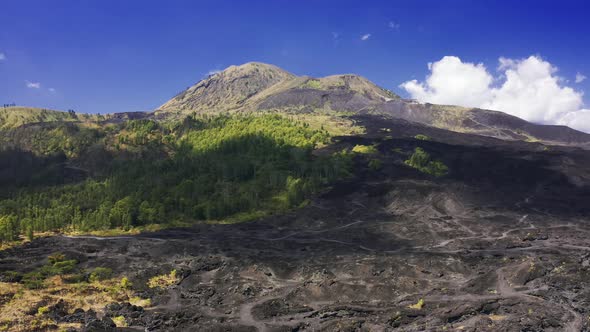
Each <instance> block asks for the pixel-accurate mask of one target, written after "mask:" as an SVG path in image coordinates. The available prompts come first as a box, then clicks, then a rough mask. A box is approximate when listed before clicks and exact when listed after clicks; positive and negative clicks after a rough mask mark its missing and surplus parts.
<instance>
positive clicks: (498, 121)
mask: <svg viewBox="0 0 590 332" xmlns="http://www.w3.org/2000/svg"><path fill="white" fill-rule="evenodd" d="M226 111H235V112H268V111H274V112H286V113H288V114H305V115H306V116H307V118H306V120H309V117H310V116H313V115H317V114H323V115H324V116H325V114H326V113H328V114H330V117H324V118H322V119H321V121H327V122H330V121H337V120H338V118H342V117H346V116H350V115H353V114H378V115H380V116H386V117H391V118H398V119H404V120H407V121H412V122H417V123H420V124H424V125H427V126H431V127H435V128H440V129H446V130H451V131H455V132H463V133H472V134H477V135H483V136H490V137H495V138H500V139H504V140H523V141H529V142H537V141H539V142H543V143H547V144H558V145H577V146H583V147H590V135H588V134H585V133H582V132H579V131H576V130H573V129H571V128H568V127H564V126H545V125H537V124H532V123H529V122H527V121H524V120H522V119H519V118H517V117H514V116H511V115H508V114H505V113H502V112H496V111H489V110H481V109H472V108H464V107H457V106H445V105H433V104H421V103H417V102H415V101H411V100H404V99H401V98H400V97H399V96H397V95H395V94H394V93H392V92H391V91H388V90H386V89H383V88H381V87H379V86H377V85H375V84H374V83H372V82H370V81H369V80H367V79H365V78H363V77H360V76H357V75H352V74H347V75H333V76H328V77H323V78H312V77H308V76H295V75H293V74H290V73H288V72H286V71H284V70H282V69H280V68H278V67H276V66H273V65H268V64H263V63H256V62H251V63H247V64H244V65H241V66H231V67H229V68H227V69H226V70H224V71H222V72H220V73H218V74H215V75H212V76H209V77H208V78H206V79H204V80H202V81H200V82H199V83H197V84H196V85H194V86H192V87H190V88H188V89H187V90H186V91H184V92H182V93H181V94H179V95H178V96H176V97H174V98H173V99H171V100H170V101H168V102H166V103H165V104H164V105H162V106H161V107H160V108H159V109H158V110H157V111H156V114H157V115H158V116H170V115H172V116H182V115H186V114H190V113H193V112H197V113H205V112H207V113H219V112H226ZM318 121H319V120H318ZM318 121H316V122H318Z"/></svg>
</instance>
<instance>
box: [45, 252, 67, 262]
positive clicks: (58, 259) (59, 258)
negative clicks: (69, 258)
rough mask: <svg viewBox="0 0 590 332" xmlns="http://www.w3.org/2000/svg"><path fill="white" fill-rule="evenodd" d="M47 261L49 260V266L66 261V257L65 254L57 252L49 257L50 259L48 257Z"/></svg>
mask: <svg viewBox="0 0 590 332" xmlns="http://www.w3.org/2000/svg"><path fill="white" fill-rule="evenodd" d="M47 259H48V260H49V264H52V265H53V264H55V263H57V262H61V261H63V260H64V259H66V256H65V255H64V254H62V253H61V252H56V253H54V254H52V255H49V257H47Z"/></svg>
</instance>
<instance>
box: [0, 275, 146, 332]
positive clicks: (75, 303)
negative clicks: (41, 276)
mask: <svg viewBox="0 0 590 332" xmlns="http://www.w3.org/2000/svg"><path fill="white" fill-rule="evenodd" d="M64 277H67V276H63V277H62V276H53V277H50V278H48V279H46V281H45V285H46V287H45V288H43V289H35V290H32V289H26V288H25V287H24V286H23V285H22V284H19V283H6V282H0V299H6V301H3V302H0V331H38V330H39V329H42V328H43V327H44V326H48V325H57V326H58V327H59V328H61V329H64V328H67V327H74V328H79V327H80V326H79V324H57V322H55V321H53V320H51V319H50V318H49V317H47V315H45V314H44V313H43V312H44V310H40V311H39V310H38V307H39V306H40V304H41V303H42V302H43V306H44V307H51V306H53V305H55V304H56V303H57V302H58V301H59V300H63V301H65V302H66V304H67V307H68V308H70V310H72V311H73V310H74V309H76V308H82V309H84V310H89V309H92V310H94V311H96V312H101V311H102V310H103V309H104V307H105V305H107V304H109V303H111V302H121V301H129V300H130V299H131V298H132V297H131V294H132V292H131V291H130V290H128V289H125V288H123V287H121V286H120V280H119V279H116V278H113V279H109V280H105V281H101V282H96V283H86V282H83V283H75V284H68V283H65V282H64ZM145 301H147V300H145ZM144 303H146V302H144ZM30 311H36V312H37V313H38V314H37V315H28V314H27V312H30Z"/></svg>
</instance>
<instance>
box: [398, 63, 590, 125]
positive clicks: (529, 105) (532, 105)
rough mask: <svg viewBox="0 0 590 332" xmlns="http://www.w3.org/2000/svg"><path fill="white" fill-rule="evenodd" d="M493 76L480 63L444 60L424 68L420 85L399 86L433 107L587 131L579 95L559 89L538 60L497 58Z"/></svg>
mask: <svg viewBox="0 0 590 332" xmlns="http://www.w3.org/2000/svg"><path fill="white" fill-rule="evenodd" d="M498 61H499V66H498V71H500V75H498V76H497V77H494V76H493V75H492V74H490V73H489V71H488V70H487V68H486V67H485V66H484V65H483V64H481V63H480V64H474V63H469V62H463V61H461V59H459V58H458V57H454V56H445V57H443V58H442V59H441V60H439V61H437V62H434V63H432V64H428V68H429V69H430V75H428V76H427V77H426V80H425V81H424V82H418V81H417V80H412V81H407V82H405V83H402V84H401V85H400V87H401V88H403V89H405V90H406V91H407V92H408V93H409V94H410V95H411V96H412V98H414V99H418V100H419V101H421V102H431V103H436V104H452V105H461V106H466V107H479V108H484V109H491V110H498V111H502V112H506V113H508V114H512V115H515V116H518V117H520V118H523V119H525V120H528V121H531V122H535V123H544V124H566V125H569V126H571V127H574V128H577V129H580V130H584V131H589V132H590V128H584V127H590V124H589V125H583V124H581V123H580V122H586V123H587V122H588V119H589V117H590V115H589V114H588V112H586V111H587V110H581V108H582V106H583V100H582V96H583V93H582V92H579V91H576V90H574V89H572V88H571V87H568V86H563V85H562V82H563V79H561V78H560V77H559V76H557V75H556V73H557V68H556V67H555V66H553V65H551V64H550V63H549V62H547V61H545V60H543V59H542V58H541V57H539V56H530V57H528V58H526V59H508V58H500V59H499V60H498Z"/></svg>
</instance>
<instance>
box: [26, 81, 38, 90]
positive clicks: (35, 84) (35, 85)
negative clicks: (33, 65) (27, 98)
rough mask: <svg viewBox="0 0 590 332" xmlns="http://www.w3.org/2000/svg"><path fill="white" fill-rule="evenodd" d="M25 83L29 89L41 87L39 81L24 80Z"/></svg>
mask: <svg viewBox="0 0 590 332" xmlns="http://www.w3.org/2000/svg"><path fill="white" fill-rule="evenodd" d="M25 83H26V84H27V88H29V89H39V88H40V87H41V83H39V82H29V81H25Z"/></svg>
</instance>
